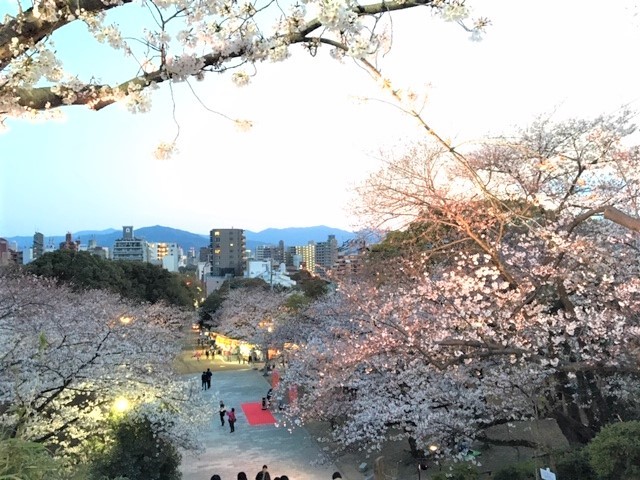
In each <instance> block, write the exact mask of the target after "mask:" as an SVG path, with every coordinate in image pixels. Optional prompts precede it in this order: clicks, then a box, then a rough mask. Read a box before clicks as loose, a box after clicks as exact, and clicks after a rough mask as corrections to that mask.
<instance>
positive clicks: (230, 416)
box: [227, 408, 271, 480]
mask: <svg viewBox="0 0 640 480" xmlns="http://www.w3.org/2000/svg"><path fill="white" fill-rule="evenodd" d="M227 417H228V420H229V426H230V427H231V431H230V433H233V432H235V431H236V427H235V424H236V409H235V408H232V409H231V411H230V412H227ZM268 480H271V479H268Z"/></svg>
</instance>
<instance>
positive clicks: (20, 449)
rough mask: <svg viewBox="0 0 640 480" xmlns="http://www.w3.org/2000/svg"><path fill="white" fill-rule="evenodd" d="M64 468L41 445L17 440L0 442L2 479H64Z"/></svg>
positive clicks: (11, 439) (0, 475) (0, 472)
mask: <svg viewBox="0 0 640 480" xmlns="http://www.w3.org/2000/svg"><path fill="white" fill-rule="evenodd" d="M62 472H63V469H62V467H61V466H60V465H59V464H58V462H56V460H54V459H53V458H52V457H51V455H50V454H49V452H48V450H47V449H46V448H45V447H44V446H42V445H40V444H39V443H33V442H28V441H25V440H20V439H17V438H9V439H2V440H0V478H7V479H20V480H57V479H62V478H63V476H62Z"/></svg>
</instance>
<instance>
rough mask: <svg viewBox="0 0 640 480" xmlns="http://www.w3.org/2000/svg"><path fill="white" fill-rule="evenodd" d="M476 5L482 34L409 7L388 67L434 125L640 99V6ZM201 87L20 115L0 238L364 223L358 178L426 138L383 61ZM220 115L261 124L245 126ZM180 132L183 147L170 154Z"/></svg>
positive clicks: (284, 68)
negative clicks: (140, 102)
mask: <svg viewBox="0 0 640 480" xmlns="http://www.w3.org/2000/svg"><path fill="white" fill-rule="evenodd" d="M468 3H469V5H470V6H471V7H472V8H473V12H474V14H476V15H481V16H486V17H489V18H490V19H491V22H492V25H491V26H490V27H489V28H488V31H487V33H486V35H485V37H484V39H483V40H482V41H481V42H473V41H470V40H469V36H468V34H467V33H466V32H465V31H463V30H462V29H461V28H460V27H458V26H457V25H455V24H451V23H445V22H442V21H441V20H439V19H434V18H432V17H431V15H430V14H429V13H428V10H427V9H420V10H416V9H411V10H409V11H407V12H398V13H397V14H394V17H393V26H394V36H393V48H392V51H391V53H390V54H388V55H386V56H385V57H384V59H383V60H382V61H381V64H380V66H381V68H382V71H383V73H384V75H385V76H387V77H388V78H390V79H391V80H392V82H393V83H394V85H396V86H399V87H402V88H405V87H411V88H413V89H414V90H418V91H424V92H425V93H426V94H427V96H428V97H427V98H428V100H427V103H426V105H425V108H424V110H423V116H424V118H425V119H426V120H427V121H428V122H429V123H430V125H431V126H432V127H433V128H434V129H435V130H436V131H437V132H438V133H439V134H440V135H441V136H443V137H445V138H447V139H450V140H451V141H452V142H453V143H454V144H455V145H465V144H468V143H469V142H473V141H475V140H478V139H480V138H482V137H483V136H487V135H497V134H501V133H508V132H509V131H512V130H513V129H514V128H515V127H516V126H521V127H524V126H526V125H527V124H528V123H530V122H531V121H532V120H533V119H534V118H535V117H536V116H538V115H543V114H550V113H551V112H553V115H554V118H556V119H558V120H561V119H563V118H568V117H587V118H589V117H593V116H597V115H600V114H607V113H613V112H615V111H617V110H618V109H619V108H620V107H621V106H623V105H629V106H630V107H631V108H636V109H637V108H639V107H640V103H639V99H640V67H638V65H637V52H636V50H637V46H638V45H640V18H639V12H640V7H638V6H636V5H635V2H631V1H617V2H607V3H606V4H603V3H602V2H596V1H592V0H562V1H558V0H539V1H536V2H532V1H524V0H521V1H514V0H486V1H478V0H476V1H469V2H468ZM81 35H83V32H82V27H81V26H79V25H77V26H70V27H68V28H67V29H66V31H65V32H64V34H63V35H60V37H59V38H56V39H55V40H56V45H57V46H58V50H59V51H61V52H62V51H68V52H71V53H67V54H65V55H64V60H65V67H67V69H68V70H69V71H79V72H82V73H88V72H92V71H93V70H92V69H94V68H95V69H96V70H97V71H98V74H99V76H100V77H101V80H104V81H114V80H116V76H117V75H116V74H120V73H121V72H120V71H119V70H118V69H119V68H124V67H122V65H121V61H120V59H119V56H118V55H117V54H115V53H113V52H110V51H108V50H107V49H106V48H105V47H96V46H94V45H93V44H92V43H91V42H90V41H79V39H80V38H84V37H81ZM100 68H102V70H100ZM111 77H113V78H111ZM121 78H122V77H121ZM192 86H193V89H194V90H195V92H196V93H197V98H196V97H195V96H194V94H193V93H192V92H191V90H190V89H189V87H188V86H187V85H186V84H173V85H172V90H173V95H174V99H175V105H176V107H175V117H176V118H175V120H174V118H173V113H172V109H173V106H172V102H171V96H170V94H171V91H170V89H169V85H168V84H167V85H163V86H162V87H161V88H160V89H159V90H158V91H156V92H154V95H153V108H152V109H151V111H150V112H149V113H146V114H131V113H129V112H128V111H127V110H126V109H125V108H123V107H122V106H119V105H114V106H110V107H108V108H105V109H103V110H101V111H99V112H93V111H89V110H88V109H86V108H83V107H71V108H66V109H64V110H63V118H60V119H56V120H51V121H46V122H42V121H41V122H36V123H33V122H28V121H21V120H12V121H9V122H8V124H7V126H8V129H7V130H6V131H5V132H4V133H0V168H1V171H2V174H1V175H0V236H4V237H11V236H16V235H32V234H33V233H34V232H35V231H40V232H42V233H44V234H45V235H54V234H55V235H58V234H64V233H65V232H67V231H72V232H75V231H81V230H102V229H106V228H117V229H119V228H120V227H121V226H122V225H133V226H134V228H140V227H145V226H151V225H165V226H171V227H174V228H180V229H183V230H189V231H192V232H195V233H206V232H207V231H209V230H211V229H212V228H230V227H234V228H244V229H247V230H251V231H260V230H263V229H265V228H269V227H274V228H286V227H293V226H296V227H304V226H314V225H327V226H331V227H337V228H343V229H346V230H352V229H354V228H357V227H358V223H357V219H355V218H354V217H353V216H352V215H351V214H350V205H352V204H353V202H357V198H356V197H355V196H354V193H353V188H354V187H355V186H356V185H357V184H359V183H361V182H362V181H363V180H364V179H365V178H366V177H367V176H368V175H369V174H370V173H371V172H372V171H374V170H375V169H376V168H379V167H380V165H381V162H382V160H383V159H384V158H389V157H390V156H391V155H395V154H397V153H398V152H402V150H403V149H404V148H406V147H407V146H408V145H409V144H410V143H411V142H414V141H419V140H421V139H424V138H425V137H424V132H423V131H421V130H420V128H419V127H418V125H417V124H416V123H415V121H414V120H412V119H411V118H409V117H408V116H407V115H406V114H404V113H402V112H401V111H400V110H398V109H397V108H396V107H394V106H392V105H391V104H390V103H389V102H388V100H389V99H388V98H387V97H386V96H385V93H384V92H383V91H382V90H380V88H379V87H378V86H377V84H376V83H375V82H374V81H373V80H372V79H371V78H370V77H369V75H368V74H367V73H366V72H364V71H363V70H362V69H361V68H359V67H358V66H356V65H355V64H354V63H353V62H351V61H344V62H342V63H341V62H338V61H336V60H333V59H331V58H330V57H329V55H328V51H322V50H321V51H320V52H319V53H318V54H317V55H316V57H314V58H312V57H310V56H309V55H308V54H306V53H304V52H301V51H299V50H298V51H295V52H294V54H293V55H292V57H291V58H290V59H288V60H286V61H285V62H281V63H276V64H260V65H258V70H257V75H256V76H255V77H254V78H253V79H252V82H251V84H250V85H248V86H245V87H237V86H235V85H234V84H233V83H232V81H231V79H230V77H229V76H225V75H215V76H210V77H209V78H207V79H206V80H205V81H202V82H193V83H192ZM210 110H215V111H217V112H221V113H224V114H226V115H228V116H230V117H233V118H239V119H247V120H250V121H251V122H252V123H253V127H252V128H251V129H250V130H249V131H247V132H243V131H240V130H239V129H238V128H237V127H236V126H235V124H234V123H233V122H230V121H228V120H226V119H225V118H224V117H222V116H221V115H219V114H216V113H212V112H211V111H210ZM177 125H179V132H180V133H179V136H178V140H177V145H178V149H179V151H178V153H177V154H176V155H174V156H173V157H172V158H171V159H169V160H164V161H159V160H157V159H155V157H154V151H155V149H156V147H157V145H158V144H159V143H160V142H163V141H171V140H172V139H173V138H174V136H175V135H176V132H177V128H178V126H177Z"/></svg>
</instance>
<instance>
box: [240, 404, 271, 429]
mask: <svg viewBox="0 0 640 480" xmlns="http://www.w3.org/2000/svg"><path fill="white" fill-rule="evenodd" d="M241 407H242V411H243V412H244V415H245V417H247V421H248V422H249V425H273V424H274V423H276V419H275V417H274V416H273V415H271V412H270V411H269V410H262V402H251V403H243V404H242V405H241Z"/></svg>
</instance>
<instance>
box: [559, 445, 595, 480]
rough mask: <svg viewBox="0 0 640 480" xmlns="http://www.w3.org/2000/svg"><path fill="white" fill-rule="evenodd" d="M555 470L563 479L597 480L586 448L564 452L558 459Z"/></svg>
mask: <svg viewBox="0 0 640 480" xmlns="http://www.w3.org/2000/svg"><path fill="white" fill-rule="evenodd" d="M555 470H556V474H557V476H558V478H561V479H563V480H597V478H596V474H595V472H594V471H593V469H592V468H591V465H590V464H589V454H588V452H587V449H586V448H579V449H577V450H572V451H570V452H566V453H564V454H563V455H562V456H561V457H560V458H559V459H558V460H557V461H556V468H555Z"/></svg>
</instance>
